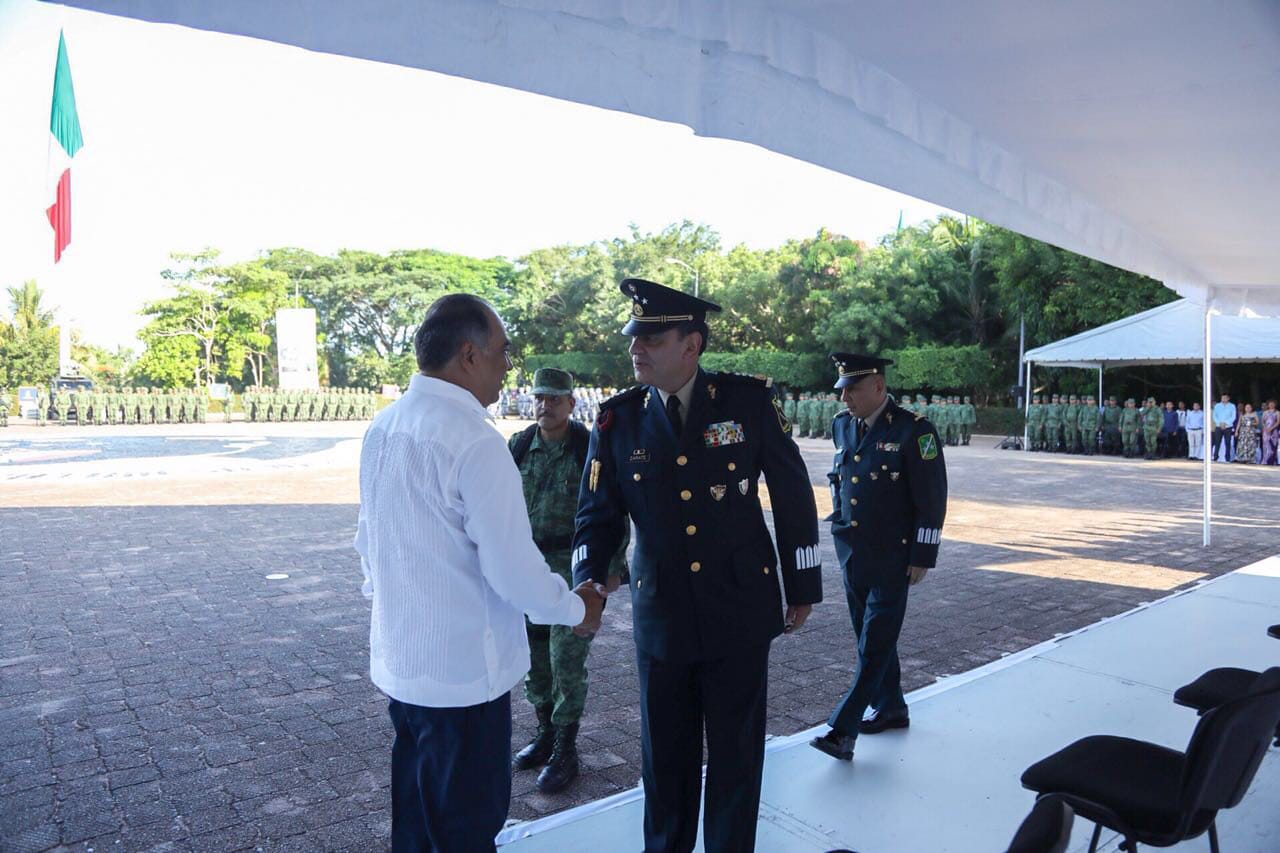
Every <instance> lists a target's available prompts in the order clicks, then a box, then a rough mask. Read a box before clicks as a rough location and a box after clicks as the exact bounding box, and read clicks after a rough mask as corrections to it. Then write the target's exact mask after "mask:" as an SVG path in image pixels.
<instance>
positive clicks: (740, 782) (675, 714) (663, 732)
mask: <svg viewBox="0 0 1280 853" xmlns="http://www.w3.org/2000/svg"><path fill="white" fill-rule="evenodd" d="M637 659H638V663H639V667H638V668H639V675H640V752H641V759H642V778H643V780H644V849H645V850H646V851H647V852H648V853H688V851H690V850H692V849H693V845H694V842H696V841H697V838H698V807H699V803H698V801H699V799H700V795H701V793H702V737H703V731H704V727H705V731H706V738H707V791H706V801H707V814H706V819H705V820H704V821H703V827H702V839H703V848H704V849H705V850H706V851H707V853H749V851H751V850H753V849H755V839H756V820H757V818H758V817H759V813H760V776H761V773H762V771H763V769H764V734H765V701H766V699H767V697H768V683H769V644H768V643H762V644H760V645H759V646H756V647H753V648H749V649H744V650H743V651H741V652H739V653H737V654H734V655H732V656H730V657H726V658H721V659H719V660H713V661H697V662H692V663H676V662H672V661H665V660H661V659H659V658H655V657H653V656H651V655H648V654H645V653H644V652H643V651H639V650H637Z"/></svg>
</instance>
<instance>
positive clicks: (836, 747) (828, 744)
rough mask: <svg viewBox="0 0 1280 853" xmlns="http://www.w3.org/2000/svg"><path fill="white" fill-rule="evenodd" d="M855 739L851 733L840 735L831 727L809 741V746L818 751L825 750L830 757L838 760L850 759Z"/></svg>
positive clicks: (851, 758)
mask: <svg viewBox="0 0 1280 853" xmlns="http://www.w3.org/2000/svg"><path fill="white" fill-rule="evenodd" d="M855 740H856V738H854V737H853V735H842V734H840V733H839V732H838V731H836V730H835V729H832V730H831V731H829V732H827V733H826V734H825V735H823V736H822V737H816V738H814V739H813V740H811V741H809V746H811V747H813V748H814V749H816V750H818V751H819V752H825V753H826V754H827V755H830V756H831V757H832V758H836V759H839V760H840V761H852V760H853V744H854V741H855Z"/></svg>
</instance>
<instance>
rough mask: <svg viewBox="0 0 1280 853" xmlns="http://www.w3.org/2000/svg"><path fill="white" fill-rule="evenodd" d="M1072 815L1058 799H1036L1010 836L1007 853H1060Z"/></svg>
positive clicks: (1068, 836)
mask: <svg viewBox="0 0 1280 853" xmlns="http://www.w3.org/2000/svg"><path fill="white" fill-rule="evenodd" d="M1075 819H1076V814H1075V812H1073V811H1072V810H1071V806H1069V805H1067V804H1066V803H1064V802H1063V801H1062V799H1061V798H1060V797H1055V796H1053V795H1052V794H1050V795H1049V796H1047V797H1040V798H1039V799H1037V800H1036V804H1035V805H1034V806H1033V807H1032V808H1031V811H1030V812H1029V813H1028V814H1027V816H1026V817H1025V818H1023V819H1022V824H1021V825H1020V826H1019V827H1018V831H1017V832H1016V833H1014V836H1013V841H1011V842H1009V849H1008V851H1007V853H1063V851H1065V850H1066V849H1067V845H1068V844H1070V843H1071V825H1072V823H1074V822H1075Z"/></svg>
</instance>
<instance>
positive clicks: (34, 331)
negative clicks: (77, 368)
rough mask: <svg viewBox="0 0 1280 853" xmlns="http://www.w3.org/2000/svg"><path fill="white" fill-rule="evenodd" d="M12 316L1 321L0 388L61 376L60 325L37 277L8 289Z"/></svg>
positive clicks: (42, 381) (44, 381) (29, 383)
mask: <svg viewBox="0 0 1280 853" xmlns="http://www.w3.org/2000/svg"><path fill="white" fill-rule="evenodd" d="M5 290H6V291H7V293H8V296H9V319H7V320H0V387H5V388H14V387H17V386H18V385H43V384H46V383H48V382H49V381H50V380H52V379H53V377H55V376H57V375H58V327H56V326H54V325H53V311H51V310H49V309H47V308H45V306H44V304H43V299H44V292H43V291H42V290H41V289H40V288H39V287H38V286H37V285H36V282H35V281H34V280H30V281H25V282H23V283H22V284H21V285H18V286H17V287H8V288H5Z"/></svg>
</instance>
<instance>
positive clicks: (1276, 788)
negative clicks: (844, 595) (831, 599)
mask: <svg viewBox="0 0 1280 853" xmlns="http://www.w3.org/2000/svg"><path fill="white" fill-rule="evenodd" d="M833 606H834V605H833ZM1276 623H1280V557H1271V558H1269V559H1266V560H1263V561H1261V562H1259V563H1255V564H1253V565H1251V566H1247V567H1245V568H1243V569H1240V570H1239V571H1236V572H1233V573H1231V574H1229V575H1224V576H1222V577H1220V578H1217V579H1215V580H1211V581H1207V582H1205V583H1203V584H1201V585H1199V586H1196V587H1194V588H1192V589H1190V590H1187V591H1184V592H1180V593H1176V594H1174V595H1171V596H1169V597H1167V598H1163V599H1161V600H1159V601H1156V602H1154V603H1152V604H1149V605H1146V606H1144V607H1140V608H1138V609H1136V610H1132V611H1130V612H1128V613H1125V614H1122V615H1120V616H1117V617H1115V618H1112V619H1108V620H1105V621H1103V622H1100V623H1098V624H1096V625H1092V626H1090V627H1088V628H1085V629H1082V630H1080V631H1077V632H1075V633H1073V634H1069V635H1066V636H1063V637H1060V638H1057V639H1055V640H1053V641H1050V642H1047V643H1043V644H1041V645H1039V646H1036V647H1034V648H1031V649H1027V650H1025V651H1023V652H1020V653H1018V654H1016V655H1013V656H1010V657H1007V658H1005V659H1003V660H1001V661H997V662H995V663H992V664H989V665H987V666H984V667H981V668H979V669H976V670H973V671H972V672H968V673H965V674H963V675H959V676H955V677H953V678H949V679H946V680H944V681H940V682H938V683H936V684H933V685H931V686H929V687H926V688H924V689H922V690H918V691H916V692H915V693H913V694H911V695H910V696H909V697H908V701H909V702H910V704H911V728H910V729H909V730H907V731H897V732H886V733H884V734H881V735H876V736H874V737H862V738H859V740H858V746H857V752H856V754H855V756H854V761H853V763H852V764H846V763H843V762H837V761H834V760H832V759H830V758H828V757H826V756H825V755H822V754H821V753H819V752H817V751H816V750H813V749H811V748H809V746H808V745H807V741H808V739H809V738H810V737H812V736H813V734H814V733H820V732H822V731H825V730H826V729H825V727H821V728H819V729H815V730H814V731H812V732H803V733H800V734H797V735H793V736H790V737H787V738H780V739H777V740H774V741H771V742H770V743H769V745H768V750H767V756H766V759H765V768H764V792H763V798H762V803H761V809H760V825H759V832H758V835H757V850H759V851H761V853H775V851H797V853H810V851H826V850H832V849H839V848H848V849H851V850H856V851H859V853H890V852H891V853H908V852H909V851H929V852H930V853H933V851H965V852H966V853H968V851H974V853H977V851H982V853H996V851H1002V850H1004V849H1005V847H1006V845H1007V844H1008V842H1009V839H1010V838H1012V836H1013V833H1014V830H1015V829H1016V828H1017V826H1018V824H1019V822H1020V821H1021V820H1022V818H1023V817H1024V816H1025V815H1026V813H1027V811H1028V810H1029V809H1030V808H1031V805H1032V803H1033V802H1034V796H1033V795H1032V793H1031V792H1029V791H1026V790H1024V789H1023V788H1022V786H1021V785H1019V784H1018V778H1019V776H1021V774H1022V771H1023V770H1025V769H1026V768H1027V767H1028V766H1029V765H1031V764H1032V763H1034V762H1035V761H1037V760H1039V759H1041V758H1043V757H1045V756H1046V755H1049V754H1050V753H1052V752H1054V751H1056V750H1058V749H1060V748H1061V747H1063V746H1066V745H1067V744H1068V743H1070V742H1071V741H1073V740H1076V739H1077V738H1080V737H1084V736H1085V735H1090V734H1118V735H1126V736H1129V737H1135V738H1142V739H1144V740H1151V741H1155V742H1158V743H1162V744H1165V745H1167V746H1170V747H1174V748H1176V749H1179V750H1181V749H1185V748H1186V745H1187V741H1188V739H1189V738H1190V737H1191V732H1192V730H1193V729H1194V728H1195V724H1196V714H1195V712H1194V711H1192V710H1190V709H1188V708H1182V707H1179V706H1177V705H1174V704H1173V699H1172V695H1173V691H1174V690H1175V689H1177V688H1178V687H1180V686H1181V685H1183V684H1185V683H1187V682H1189V681H1191V680H1192V679H1194V678H1195V677H1196V676H1198V675H1200V674H1201V673H1202V672H1204V671H1205V670H1207V669H1211V668H1213V667H1215V666H1242V667H1249V668H1253V669H1265V668H1266V667H1268V666H1275V665H1280V640H1275V639H1272V638H1270V637H1268V636H1267V634H1266V629H1267V626H1269V625H1273V624H1276ZM642 813H643V794H642V792H641V791H639V790H635V791H628V792H625V793H622V794H619V795H617V796H614V797H611V798H609V799H606V800H600V801H598V802H595V803H588V804H586V805H583V806H579V807H577V808H575V809H571V810H569V811H566V812H562V813H560V814H557V815H552V816H550V817H547V818H543V819H541V820H537V821H530V822H527V823H522V824H517V825H514V826H511V827H509V828H508V829H506V830H505V831H504V832H503V834H502V835H501V836H499V843H500V844H501V845H502V850H503V851H504V853H536V852H537V851H547V853H575V851H583V853H598V851H601V850H608V851H623V850H639V849H640V848H641V846H642V841H641V839H642V837H643V834H642V832H641V820H642ZM1218 829H1219V837H1220V840H1221V844H1222V850H1223V851H1224V853H1275V851H1280V749H1273V750H1271V751H1270V752H1269V753H1268V754H1267V757H1266V759H1265V760H1264V761H1263V763H1262V766H1261V768H1260V769H1259V771H1258V776H1257V778H1256V779H1255V780H1254V783H1253V786H1252V787H1251V788H1250V791H1249V794H1248V795H1247V796H1246V797H1245V799H1244V801H1243V802H1242V803H1241V804H1240V805H1239V806H1238V807H1236V808H1235V809H1232V810H1229V811H1224V812H1221V813H1220V814H1219V817H1218ZM1092 831H1093V824H1092V823H1089V822H1087V821H1084V820H1082V819H1077V821H1076V824H1075V829H1074V832H1073V834H1072V844H1071V849H1072V850H1086V849H1087V848H1088V842H1089V835H1090V833H1091V832H1092ZM1103 838H1104V839H1108V833H1106V832H1105V831H1104V835H1103ZM1117 840H1118V839H1116V838H1115V837H1114V836H1112V837H1111V838H1110V839H1109V840H1106V841H1105V843H1104V846H1103V848H1102V849H1104V850H1114V849H1115V846H1116V842H1117ZM1208 847H1209V844H1208V839H1207V838H1205V837H1201V838H1199V839H1196V840H1194V841H1191V842H1184V843H1183V844H1180V845H1178V846H1177V847H1173V848H1168V849H1172V850H1178V851H1182V850H1196V851H1203V850H1208ZM1143 849H1147V848H1143ZM699 850H701V846H699Z"/></svg>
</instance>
